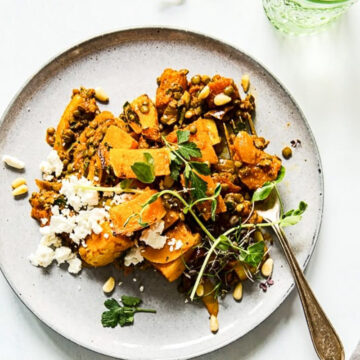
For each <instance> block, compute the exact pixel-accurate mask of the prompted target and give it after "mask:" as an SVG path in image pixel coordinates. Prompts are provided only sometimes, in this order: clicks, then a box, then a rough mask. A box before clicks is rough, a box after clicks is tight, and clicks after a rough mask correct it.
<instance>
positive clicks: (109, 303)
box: [101, 295, 156, 328]
mask: <svg viewBox="0 0 360 360" xmlns="http://www.w3.org/2000/svg"><path fill="white" fill-rule="evenodd" d="M121 301H122V303H123V304H124V305H125V306H121V305H120V304H119V303H118V302H117V301H116V300H115V299H108V300H106V301H105V302H104V305H105V307H106V308H107V309H109V310H108V311H104V312H103V313H102V315H101V323H102V325H103V327H111V328H114V327H116V325H120V326H121V327H123V326H126V325H132V324H133V323H134V315H135V313H138V312H147V313H156V310H152V309H143V308H139V307H137V306H138V305H139V304H140V303H141V299H139V298H137V297H133V296H126V295H123V296H122V297H121Z"/></svg>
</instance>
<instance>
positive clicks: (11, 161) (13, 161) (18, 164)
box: [2, 155, 25, 170]
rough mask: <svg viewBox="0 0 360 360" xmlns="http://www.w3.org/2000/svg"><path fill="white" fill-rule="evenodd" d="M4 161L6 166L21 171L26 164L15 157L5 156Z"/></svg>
mask: <svg viewBox="0 0 360 360" xmlns="http://www.w3.org/2000/svg"><path fill="white" fill-rule="evenodd" d="M2 160H3V162H4V163H5V164H6V165H8V166H11V167H13V168H15V169H19V170H21V169H23V168H24V167H25V163H24V162H23V161H21V160H19V159H17V158H16V157H14V156H10V155H4V156H3V157H2Z"/></svg>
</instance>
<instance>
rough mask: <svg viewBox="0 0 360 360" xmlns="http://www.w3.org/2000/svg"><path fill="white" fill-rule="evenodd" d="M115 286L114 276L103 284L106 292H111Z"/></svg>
mask: <svg viewBox="0 0 360 360" xmlns="http://www.w3.org/2000/svg"><path fill="white" fill-rule="evenodd" d="M114 287H115V279H114V278H113V277H112V276H110V277H109V278H108V279H107V280H106V282H105V284H104V285H103V292H104V293H106V294H110V293H111V292H112V291H113V290H114Z"/></svg>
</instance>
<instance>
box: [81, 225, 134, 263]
mask: <svg viewBox="0 0 360 360" xmlns="http://www.w3.org/2000/svg"><path fill="white" fill-rule="evenodd" d="M101 226H102V228H103V231H102V232H101V233H100V234H94V233H92V234H91V235H89V236H88V238H87V239H86V247H83V246H80V248H79V254H80V256H81V258H82V259H83V260H84V261H85V262H86V263H87V264H89V265H91V266H94V267H98V266H105V265H108V264H110V263H112V262H113V261H114V260H115V259H116V258H117V257H119V256H120V254H121V253H122V252H123V251H125V250H126V249H128V248H130V247H131V246H133V245H134V242H133V241H132V240H131V239H130V238H128V237H126V236H122V235H116V236H114V235H113V233H112V229H111V227H110V224H109V222H104V223H103V224H102V225H101Z"/></svg>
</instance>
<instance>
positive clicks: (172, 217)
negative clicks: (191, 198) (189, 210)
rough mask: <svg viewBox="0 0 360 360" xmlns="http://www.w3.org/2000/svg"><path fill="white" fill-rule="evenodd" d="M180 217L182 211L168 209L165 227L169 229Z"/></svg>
mask: <svg viewBox="0 0 360 360" xmlns="http://www.w3.org/2000/svg"><path fill="white" fill-rule="evenodd" d="M179 219H180V213H179V212H178V211H174V210H168V212H167V213H166V215H165V216H164V218H163V220H164V223H165V224H164V229H165V230H166V229H168V228H169V227H170V226H172V225H174V224H175V223H176V222H177V221H178V220H179Z"/></svg>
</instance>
